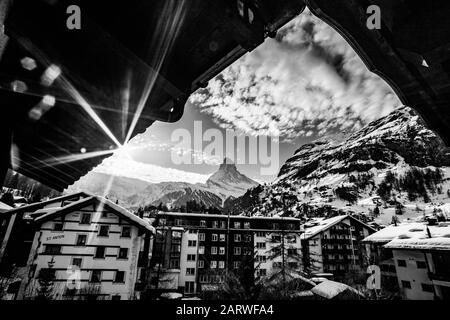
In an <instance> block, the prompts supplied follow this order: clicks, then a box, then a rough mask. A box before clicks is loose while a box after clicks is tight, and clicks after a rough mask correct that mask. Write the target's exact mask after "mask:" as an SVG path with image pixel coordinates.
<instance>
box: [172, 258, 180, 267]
mask: <svg viewBox="0 0 450 320" xmlns="http://www.w3.org/2000/svg"><path fill="white" fill-rule="evenodd" d="M170 268H171V269H179V268H180V260H178V259H171V260H170Z"/></svg>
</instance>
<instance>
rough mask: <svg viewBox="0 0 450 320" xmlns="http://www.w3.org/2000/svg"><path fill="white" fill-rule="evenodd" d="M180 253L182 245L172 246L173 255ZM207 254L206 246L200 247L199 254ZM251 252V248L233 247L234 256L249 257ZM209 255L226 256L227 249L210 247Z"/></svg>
mask: <svg viewBox="0 0 450 320" xmlns="http://www.w3.org/2000/svg"><path fill="white" fill-rule="evenodd" d="M180 252H181V245H179V244H173V245H172V246H171V253H180ZM205 252H206V248H205V246H199V247H198V254H205ZM251 252H252V251H251V250H250V249H249V248H242V247H233V254H234V255H241V254H245V255H249V254H251ZM209 253H210V254H212V255H216V254H219V255H224V254H225V247H215V246H213V247H210V251H209ZM194 256H195V255H194ZM188 257H189V255H188ZM188 261H189V260H188Z"/></svg>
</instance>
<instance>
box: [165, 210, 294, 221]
mask: <svg viewBox="0 0 450 320" xmlns="http://www.w3.org/2000/svg"><path fill="white" fill-rule="evenodd" d="M158 215H161V216H165V215H166V216H182V217H205V218H228V215H226V214H208V213H186V212H164V211H159V212H158ZM230 218H232V219H245V220H247V219H254V220H259V219H266V220H285V221H296V222H298V221H300V219H298V218H293V217H266V216H241V215H230Z"/></svg>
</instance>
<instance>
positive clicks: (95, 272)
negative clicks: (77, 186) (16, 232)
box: [18, 196, 154, 299]
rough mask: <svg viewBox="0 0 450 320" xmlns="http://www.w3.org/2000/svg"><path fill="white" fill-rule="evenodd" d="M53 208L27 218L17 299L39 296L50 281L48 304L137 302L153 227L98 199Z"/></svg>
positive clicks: (86, 198)
mask: <svg viewBox="0 0 450 320" xmlns="http://www.w3.org/2000/svg"><path fill="white" fill-rule="evenodd" d="M68 199H72V198H70V197H69V198H68ZM60 200H61V199H60ZM66 200H67V199H66ZM66 200H63V202H64V201H66ZM53 204H54V205H49V206H46V207H43V208H40V209H38V210H36V211H35V212H33V213H30V214H29V216H30V218H31V220H32V225H33V226H34V231H35V232H34V237H33V239H32V242H31V246H30V248H29V249H28V252H29V255H28V258H27V259H26V260H27V261H26V266H27V267H26V268H27V272H26V274H25V276H24V279H23V280H22V282H21V285H20V289H19V293H18V298H19V299H32V298H36V297H38V296H39V295H40V294H42V291H44V290H43V288H42V283H41V282H42V281H41V280H42V279H47V280H48V279H49V277H50V279H51V287H50V289H49V288H45V289H46V290H47V291H50V293H48V294H49V295H50V298H52V299H135V298H138V297H139V293H140V291H142V290H143V289H145V283H146V275H145V271H146V269H147V267H148V256H149V251H150V236H151V234H152V233H153V231H154V229H153V227H152V226H151V225H150V224H149V223H148V222H147V221H145V220H143V219H141V218H139V217H137V216H136V215H134V214H132V213H130V212H129V211H127V210H125V209H124V208H122V207H120V206H118V205H116V204H114V203H112V202H111V201H109V200H107V199H104V198H101V197H96V196H89V197H81V199H79V200H78V201H70V204H65V203H60V205H59V206H57V205H56V202H54V203H53ZM45 277H46V278H45Z"/></svg>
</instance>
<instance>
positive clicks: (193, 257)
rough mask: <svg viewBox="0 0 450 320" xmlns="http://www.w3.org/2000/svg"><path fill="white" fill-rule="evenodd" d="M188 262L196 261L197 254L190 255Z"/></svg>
mask: <svg viewBox="0 0 450 320" xmlns="http://www.w3.org/2000/svg"><path fill="white" fill-rule="evenodd" d="M187 261H195V254H188V255H187Z"/></svg>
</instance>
